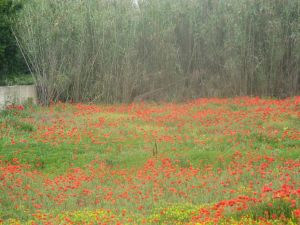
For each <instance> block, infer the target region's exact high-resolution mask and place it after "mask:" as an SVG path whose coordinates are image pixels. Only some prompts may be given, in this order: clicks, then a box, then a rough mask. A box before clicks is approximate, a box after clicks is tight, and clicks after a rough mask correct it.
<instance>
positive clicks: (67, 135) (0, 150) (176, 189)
mask: <svg viewBox="0 0 300 225" xmlns="http://www.w3.org/2000/svg"><path fill="white" fill-rule="evenodd" d="M0 224H5V225H6V224H26V225H37V224H45V225H57V224H66V225H67V224H78V225H81V224H86V225H87V224H89V225H90V224H91V225H92V224H198V225H202V224H211V225H212V224H221V225H222V224H250V225H251V224H252V225H254V224H255V225H256V224H257V225H258V224H259V225H261V224H278V225H283V224H290V225H296V224H300V97H292V98H287V99H284V100H275V99H264V98H258V97H257V98H251V97H237V98H224V99H221V98H209V99H206V98H203V99H195V100H191V101H188V102H184V103H160V104H158V103H142V102H141V103H132V104H119V105H117V104H114V105H95V104H80V103H73V104H72V103H55V104H54V103H53V104H51V105H50V106H49V107H42V106H33V105H30V104H28V105H24V106H18V105H14V106H10V107H9V108H7V109H6V110H4V111H2V112H1V115H0Z"/></svg>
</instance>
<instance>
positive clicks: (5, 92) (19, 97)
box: [0, 85, 37, 109]
mask: <svg viewBox="0 0 300 225" xmlns="http://www.w3.org/2000/svg"><path fill="white" fill-rule="evenodd" d="M28 101H31V102H32V103H34V104H36V103H37V91H36V86H35V85H18V86H0V109H3V108H5V106H6V105H11V104H23V103H25V102H28Z"/></svg>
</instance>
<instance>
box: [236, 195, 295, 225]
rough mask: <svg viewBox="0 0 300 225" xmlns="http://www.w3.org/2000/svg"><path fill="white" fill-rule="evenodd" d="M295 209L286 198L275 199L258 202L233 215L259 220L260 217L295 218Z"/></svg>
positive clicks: (239, 217)
mask: <svg viewBox="0 0 300 225" xmlns="http://www.w3.org/2000/svg"><path fill="white" fill-rule="evenodd" d="M293 210H295V207H293V206H292V203H291V202H290V201H287V200H285V199H273V200H271V201H269V202H262V203H257V204H255V205H253V206H250V207H249V208H248V209H246V210H243V211H240V212H237V213H235V214H234V215H231V217H232V218H235V219H241V218H242V217H245V216H247V217H250V218H252V219H253V220H258V219H259V218H268V219H278V218H285V219H291V220H293V219H294V217H293V213H292V212H293ZM294 222H296V221H294Z"/></svg>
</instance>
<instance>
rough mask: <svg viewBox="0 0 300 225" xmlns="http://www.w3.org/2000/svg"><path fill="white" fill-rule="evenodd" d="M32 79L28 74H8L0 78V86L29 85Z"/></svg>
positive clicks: (32, 82)
mask: <svg viewBox="0 0 300 225" xmlns="http://www.w3.org/2000/svg"><path fill="white" fill-rule="evenodd" d="M31 84H34V80H33V78H32V76H31V75H30V74H9V75H7V76H3V77H2V79H0V86H1V85H3V86H12V85H31Z"/></svg>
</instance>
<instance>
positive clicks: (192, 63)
mask: <svg viewBox="0 0 300 225" xmlns="http://www.w3.org/2000/svg"><path fill="white" fill-rule="evenodd" d="M29 2H30V3H29V4H26V5H25V7H24V10H23V11H22V13H21V14H20V17H19V24H18V26H17V31H18V36H19V41H20V43H21V44H22V47H23V50H24V52H25V53H26V55H27V58H28V61H29V62H30V64H31V66H32V69H33V71H34V74H35V78H36V81H37V83H38V85H39V87H40V94H41V97H42V99H41V100H42V101H43V102H44V103H46V102H48V101H49V100H50V99H53V100H57V99H62V100H66V99H73V100H75V101H90V100H92V101H102V102H128V101H132V100H139V99H140V100H141V99H162V100H174V99H176V100H180V99H182V98H193V97H202V96H235V95H262V96H275V97H285V96H291V95H296V94H299V90H300V17H299V15H300V1H299V0H274V1H266V0H140V1H139V6H137V5H135V4H133V2H132V1H131V0H89V1H86V0H76V1H74V0H64V1H62V0H51V1H49V0H31V1H29Z"/></svg>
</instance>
